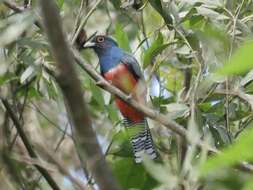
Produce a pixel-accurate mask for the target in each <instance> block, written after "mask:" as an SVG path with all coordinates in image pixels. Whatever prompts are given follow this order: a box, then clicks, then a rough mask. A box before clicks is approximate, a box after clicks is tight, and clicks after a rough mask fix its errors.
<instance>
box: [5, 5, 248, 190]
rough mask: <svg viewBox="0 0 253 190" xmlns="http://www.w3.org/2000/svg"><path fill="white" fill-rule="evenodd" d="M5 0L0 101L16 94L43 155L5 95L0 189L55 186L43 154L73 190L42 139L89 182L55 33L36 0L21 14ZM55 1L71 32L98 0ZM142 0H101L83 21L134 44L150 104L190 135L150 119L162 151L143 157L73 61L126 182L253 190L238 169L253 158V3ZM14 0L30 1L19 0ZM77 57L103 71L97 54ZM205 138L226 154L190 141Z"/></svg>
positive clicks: (103, 140)
mask: <svg viewBox="0 0 253 190" xmlns="http://www.w3.org/2000/svg"><path fill="white" fill-rule="evenodd" d="M0 2H1V4H0V13H1V14H0V17H1V20H0V61H1V64H0V98H6V99H8V100H9V102H11V104H12V108H13V110H14V111H15V113H16V114H17V117H18V118H19V121H20V123H21V124H22V126H23V129H24V130H25V132H26V134H27V136H28V137H29V140H30V141H31V143H32V144H33V145H34V149H35V151H36V152H37V153H38V154H39V155H40V159H39V161H38V160H34V159H31V158H30V157H29V156H28V155H27V153H26V150H25V148H24V145H23V144H22V142H21V140H20V138H19V137H17V135H16V131H15V128H14V127H13V124H12V122H11V120H10V118H9V116H8V114H6V110H5V108H4V106H3V105H2V104H0V144H1V146H0V155H3V156H1V159H0V166H1V172H0V179H1V180H0V186H1V188H2V189H36V187H37V188H38V189H39V188H40V189H50V187H49V186H48V184H47V183H46V181H45V180H44V179H43V178H41V179H40V174H39V172H38V171H37V170H36V168H35V167H33V165H34V163H35V162H36V161H37V162H40V164H42V165H44V166H45V167H46V168H49V169H52V168H53V169H52V170H53V172H52V175H53V176H54V179H55V180H56V181H57V183H58V184H59V185H60V186H61V187H62V189H74V188H75V187H74V185H73V184H72V183H70V180H69V178H68V176H67V175H66V174H65V173H62V171H58V170H56V169H55V168H54V167H51V165H52V163H49V161H48V159H47V158H46V156H45V153H43V151H41V150H40V149H39V148H38V147H37V146H36V144H40V145H43V146H45V147H46V148H47V149H48V150H50V152H53V153H52V154H53V155H54V156H55V157H57V158H60V160H61V163H62V164H63V167H64V168H66V169H67V170H68V171H70V173H71V174H73V176H75V177H76V178H78V179H81V180H82V181H83V182H84V183H86V182H87V179H84V178H85V177H83V175H81V174H80V173H78V171H80V170H81V169H82V168H83V167H84V166H82V165H81V164H80V162H79V159H78V155H77V154H76V151H75V146H74V143H73V140H72V138H71V132H70V131H71V129H70V124H69V122H68V119H67V111H66V109H65V104H64V99H63V97H62V95H61V92H60V91H59V88H58V85H57V83H56V81H55V80H54V78H53V77H52V76H51V75H50V73H48V69H51V70H55V66H54V58H53V56H52V55H51V53H50V48H49V45H48V40H47V38H46V37H45V33H44V31H43V29H41V28H39V27H38V26H36V25H35V24H34V22H35V21H37V20H39V19H40V17H39V16H38V14H40V13H39V11H38V10H39V5H38V3H37V2H36V1H34V3H33V4H32V7H31V9H26V10H25V11H24V12H22V13H15V11H13V10H11V9H10V8H8V7H7V6H5V4H4V3H3V1H0ZM56 2H57V5H58V9H59V11H60V15H61V17H62V22H63V26H64V31H65V33H66V39H69V38H70V36H72V35H73V33H74V31H75V29H76V28H77V26H79V24H80V23H81V21H82V20H84V19H86V18H85V17H86V14H87V12H88V10H90V9H91V7H92V6H93V5H94V3H95V1H94V2H93V1H80V0H74V1H69V0H57V1H56ZM86 2H87V3H86ZM133 2H135V1H133ZM140 2H141V3H140V4H138V6H137V5H136V4H131V1H126V2H125V3H124V8H120V7H121V4H123V3H122V2H121V1H119V0H117V1H114V0H111V1H102V2H101V3H100V5H99V6H98V7H97V9H96V10H95V12H94V13H93V14H92V15H91V16H90V17H89V18H88V21H87V23H86V25H85V26H84V29H85V31H86V32H87V34H88V36H89V35H91V34H93V33H94V32H95V31H98V33H108V34H109V35H110V36H113V37H114V38H115V39H116V40H117V42H118V44H119V46H120V47H122V48H123V49H125V50H126V51H128V52H129V53H130V52H132V54H133V55H134V56H135V57H136V58H137V60H138V61H139V63H140V66H141V68H142V70H143V71H144V70H145V77H146V79H147V81H146V82H147V86H148V87H149V93H150V94H149V95H150V96H149V102H148V105H149V107H152V108H153V109H155V110H156V111H157V112H160V113H163V114H166V116H167V117H168V118H170V119H174V120H175V121H176V122H177V123H179V124H181V125H182V126H184V127H185V128H186V129H187V130H188V135H189V137H190V138H191V140H192V141H193V144H190V143H189V142H185V141H184V140H181V141H180V139H178V137H177V135H175V134H174V133H171V131H168V129H167V128H165V127H164V126H162V125H160V124H159V123H158V122H156V121H152V120H148V123H149V126H150V128H151V131H152V134H153V137H154V141H155V144H156V146H157V150H158V152H159V155H160V159H159V160H158V161H155V162H153V161H150V160H145V161H144V163H143V164H139V165H137V164H135V163H134V162H133V158H132V153H131V146H130V144H129V140H128V136H127V134H126V133H125V131H124V128H123V127H122V119H121V115H120V113H119V111H118V110H117V109H116V106H115V104H114V101H113V100H114V97H113V96H112V95H111V94H109V93H108V92H106V91H104V90H102V89H101V88H99V86H97V85H96V84H95V83H94V81H93V80H92V79H91V78H90V77H89V76H88V74H87V73H85V72H84V71H83V70H82V69H81V68H80V67H78V66H76V70H77V71H78V74H79V78H80V81H81V83H82V88H83V90H84V91H85V93H84V98H85V100H86V102H87V104H88V106H89V111H90V113H91V115H92V121H93V125H94V130H95V131H96V133H97V136H98V139H99V142H100V144H101V147H102V149H103V150H104V152H105V154H106V158H107V161H108V163H109V165H110V166H111V169H112V170H113V173H114V175H115V176H116V178H117V179H118V182H119V183H120V184H121V186H122V189H145V190H148V189H169V190H180V189H189V190H191V189H192V190H193V189H196V190H197V189H205V190H213V189H229V190H230V189H231V190H233V189H235V190H238V189H243V190H250V189H253V185H252V176H251V175H250V174H248V173H247V172H245V171H243V170H240V169H238V167H237V169H236V166H238V165H239V164H240V163H242V162H244V161H247V162H249V164H250V163H251V162H252V158H253V152H252V151H251V147H252V144H253V137H252V136H253V130H252V120H253V116H252V109H253V94H252V93H253V71H252V64H253V58H252V56H253V55H252V52H253V46H252V40H251V38H252V35H253V27H252V26H253V19H252V18H253V16H252V15H253V2H252V1H251V0H172V1H162V0H149V1H144V0H143V1H140ZM16 3H17V5H19V6H20V7H21V6H23V1H21V0H18V1H16ZM81 54H82V56H83V58H84V59H85V60H86V61H87V62H89V63H90V64H91V65H92V66H93V67H94V68H96V69H98V65H97V58H96V57H95V56H94V54H93V53H92V52H91V51H89V50H85V51H82V52H81ZM47 68H48V69H47ZM98 71H99V69H98ZM154 76H156V77H154ZM66 77H68V76H66ZM155 78H157V79H158V81H156V79H155ZM158 83H159V85H157V84H158ZM154 84H155V85H154ZM153 91H156V92H157V93H153ZM153 94H156V95H157V96H152V95H153ZM84 127H85V126H84ZM200 139H201V140H203V142H205V143H206V144H208V145H209V146H210V147H215V148H217V149H218V150H219V151H220V153H219V154H217V155H209V153H208V152H207V150H206V149H205V148H201V149H199V148H198V147H196V146H195V145H194V142H196V141H197V140H200ZM195 140H196V141H195ZM41 160H43V162H42V161H41ZM37 162H36V163H37ZM48 165H49V166H50V167H49V166H48ZM251 167H252V166H251ZM50 173H51V172H50ZM91 176H92V175H91ZM86 177H87V176H86ZM89 184H90V186H92V184H93V180H89Z"/></svg>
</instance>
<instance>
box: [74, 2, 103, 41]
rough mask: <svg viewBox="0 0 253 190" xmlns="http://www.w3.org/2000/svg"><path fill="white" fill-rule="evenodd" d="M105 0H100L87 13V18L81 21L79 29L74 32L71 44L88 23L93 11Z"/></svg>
mask: <svg viewBox="0 0 253 190" xmlns="http://www.w3.org/2000/svg"><path fill="white" fill-rule="evenodd" d="M102 1H103V0H98V1H97V2H96V3H95V4H94V6H93V7H92V8H91V9H90V11H89V12H88V13H87V15H86V16H85V18H84V19H83V20H82V21H81V23H80V25H79V27H78V29H77V30H76V32H75V33H74V35H73V37H72V40H71V44H72V45H74V43H75V41H76V39H77V37H78V35H79V33H80V31H81V30H82V28H83V27H84V26H85V24H86V23H87V21H88V19H89V18H90V16H91V15H92V13H93V12H94V11H95V10H96V9H97V7H98V5H99V4H100V3H101V2H102Z"/></svg>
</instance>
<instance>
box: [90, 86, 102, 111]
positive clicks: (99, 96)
mask: <svg viewBox="0 0 253 190" xmlns="http://www.w3.org/2000/svg"><path fill="white" fill-rule="evenodd" d="M90 89H91V92H92V98H94V100H95V101H96V103H97V104H98V105H99V108H100V109H102V110H103V109H104V105H105V102H104V97H103V95H102V92H101V90H100V88H98V87H97V86H96V85H95V84H94V82H92V81H90Z"/></svg>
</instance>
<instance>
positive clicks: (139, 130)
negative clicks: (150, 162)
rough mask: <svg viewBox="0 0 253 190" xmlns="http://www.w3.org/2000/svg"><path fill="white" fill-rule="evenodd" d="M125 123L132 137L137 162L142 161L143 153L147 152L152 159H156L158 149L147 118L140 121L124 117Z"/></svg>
mask: <svg viewBox="0 0 253 190" xmlns="http://www.w3.org/2000/svg"><path fill="white" fill-rule="evenodd" d="M124 124H125V126H126V127H127V131H128V133H129V135H130V137H131V143H132V147H133V153H134V158H135V162H136V163H140V162H142V154H143V153H145V154H147V155H148V156H149V158H150V159H155V158H156V157H157V154H156V149H155V146H154V143H153V139H152V136H151V133H150V130H149V128H148V124H147V121H146V119H143V120H142V121H140V122H138V123H134V122H132V121H130V120H128V119H124Z"/></svg>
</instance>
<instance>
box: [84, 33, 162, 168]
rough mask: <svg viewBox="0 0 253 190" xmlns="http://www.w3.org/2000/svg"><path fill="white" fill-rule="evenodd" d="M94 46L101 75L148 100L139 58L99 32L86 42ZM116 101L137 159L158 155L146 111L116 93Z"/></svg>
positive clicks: (125, 90) (126, 91)
mask: <svg viewBox="0 0 253 190" xmlns="http://www.w3.org/2000/svg"><path fill="white" fill-rule="evenodd" d="M83 48H85V49H86V48H92V49H93V50H94V51H95V54H96V55H97V56H98V59H99V65H100V72H101V75H102V76H103V77H104V78H105V79H106V80H107V81H109V82H110V83H111V84H112V85H114V86H116V87H117V88H119V89H120V90H121V91H123V92H124V93H126V94H127V95H129V97H131V98H133V99H135V100H136V101H138V102H140V103H143V104H144V103H145V102H146V87H145V82H144V81H145V80H144V77H143V74H142V72H141V69H140V66H139V64H138V61H137V60H136V59H135V57H134V56H132V55H131V54H129V53H127V52H125V51H124V50H123V49H121V48H120V47H119V46H118V44H117V42H116V41H115V40H114V39H113V38H111V37H109V36H105V35H96V36H94V37H93V38H92V39H91V40H90V41H88V42H86V43H85V44H84V45H83ZM115 103H116V106H117V107H118V109H119V110H120V112H121V114H122V116H123V118H124V119H123V123H124V126H125V127H126V129H127V132H128V134H129V137H130V141H131V144H132V149H133V154H134V160H135V162H136V163H141V162H142V161H143V159H142V158H143V157H142V156H143V155H142V154H146V155H148V157H149V158H150V159H155V158H157V151H156V148H155V146H154V142H153V139H152V136H151V133H150V129H149V127H148V123H147V119H146V118H145V116H144V114H142V113H141V112H139V111H137V110H136V109H135V108H133V107H132V106H130V105H129V104H128V103H127V102H126V101H124V100H122V99H120V98H119V97H117V96H116V97H115Z"/></svg>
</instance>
